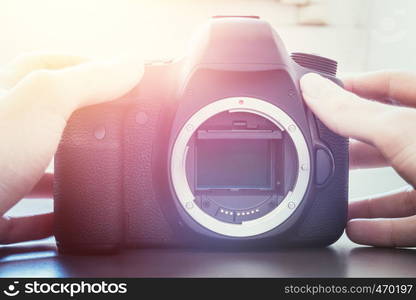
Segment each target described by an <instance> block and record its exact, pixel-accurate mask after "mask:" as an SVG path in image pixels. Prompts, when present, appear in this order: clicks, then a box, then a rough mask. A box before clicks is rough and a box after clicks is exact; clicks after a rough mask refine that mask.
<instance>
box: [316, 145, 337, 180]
mask: <svg viewBox="0 0 416 300" xmlns="http://www.w3.org/2000/svg"><path fill="white" fill-rule="evenodd" d="M333 168H334V165H333V159H332V156H331V155H330V154H329V153H328V151H326V150H324V149H317V150H316V169H315V181H316V184H318V185H323V184H325V183H326V182H327V181H328V179H329V177H330V176H331V174H332V172H333Z"/></svg>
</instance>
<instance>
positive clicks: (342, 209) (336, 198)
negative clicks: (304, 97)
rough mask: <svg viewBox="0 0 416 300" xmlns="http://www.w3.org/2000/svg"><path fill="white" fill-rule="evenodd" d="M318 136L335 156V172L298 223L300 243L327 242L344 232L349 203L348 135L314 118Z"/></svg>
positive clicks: (318, 191) (317, 244)
mask: <svg viewBox="0 0 416 300" xmlns="http://www.w3.org/2000/svg"><path fill="white" fill-rule="evenodd" d="M316 124H317V129H318V133H319V137H320V139H321V141H322V142H324V144H325V145H326V146H327V147H328V148H329V149H330V151H331V153H332V154H333V158H334V173H333V175H332V177H331V179H330V180H329V182H328V183H327V184H326V185H325V186H324V187H322V188H318V189H317V191H316V194H315V199H314V201H313V203H312V207H311V209H310V210H309V213H308V214H307V215H306V217H305V219H304V221H303V222H302V224H301V225H300V227H299V230H298V234H297V235H296V239H297V240H298V241H299V242H300V243H303V244H305V243H306V244H310V245H312V246H326V245H329V244H332V243H333V242H335V241H336V240H337V239H338V238H339V237H340V236H341V235H342V233H343V231H344V228H345V224H346V221H347V207H348V173H349V161H348V139H347V138H344V137H342V136H340V135H338V134H336V133H334V132H333V131H331V130H330V129H328V127H326V126H325V124H323V123H322V122H321V121H320V120H319V119H316Z"/></svg>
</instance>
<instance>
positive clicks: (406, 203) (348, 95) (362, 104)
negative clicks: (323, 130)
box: [300, 72, 416, 247]
mask: <svg viewBox="0 0 416 300" xmlns="http://www.w3.org/2000/svg"><path fill="white" fill-rule="evenodd" d="M300 84H301V89H302V93H303V97H304V99H305V101H306V103H307V104H308V106H309V107H310V108H311V110H312V111H313V112H314V113H315V114H316V115H317V116H318V118H320V120H322V122H324V123H325V125H327V126H328V127H329V128H330V129H332V130H333V131H334V132H336V133H338V134H340V135H342V136H345V137H350V138H353V139H355V140H356V141H354V142H353V143H351V144H350V168H368V167H382V166H392V167H393V168H394V169H395V170H396V171H397V172H398V173H399V175H401V176H402V177H403V178H404V179H405V180H406V181H407V182H408V183H409V184H410V185H412V187H413V188H414V187H415V186H416V135H415V132H416V109H415V108H414V107H416V75H413V74H410V73H402V72H376V73H370V74H367V75H362V76H358V77H353V78H350V79H346V80H344V88H345V89H342V88H341V87H339V86H338V85H336V84H335V83H333V82H332V81H330V80H328V79H325V78H323V77H321V76H319V75H317V74H312V73H311V74H306V75H304V76H303V77H302V79H301V81H300ZM365 98H366V99H365ZM367 99H372V100H376V101H370V100H367ZM397 102H398V103H400V106H397V105H393V104H396V103H397ZM348 210H349V212H348V215H349V221H348V223H347V229H346V232H347V235H348V237H349V238H350V239H351V240H352V241H354V242H356V243H359V244H365V245H373V246H383V247H406V246H416V193H415V191H414V189H409V190H408V191H403V192H399V193H396V194H392V195H387V196H381V197H378V198H369V199H365V200H361V201H357V202H353V203H350V205H349V209H348Z"/></svg>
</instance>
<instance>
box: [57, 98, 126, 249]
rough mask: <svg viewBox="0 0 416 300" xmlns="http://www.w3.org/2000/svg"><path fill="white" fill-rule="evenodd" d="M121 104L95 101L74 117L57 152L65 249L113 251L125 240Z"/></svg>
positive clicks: (59, 232) (59, 231)
mask: <svg viewBox="0 0 416 300" xmlns="http://www.w3.org/2000/svg"><path fill="white" fill-rule="evenodd" d="M121 114H122V110H121V109H120V107H117V105H116V104H113V103H107V104H105V105H103V104H101V105H95V106H90V107H87V108H84V109H81V110H78V111H76V112H75V113H74V114H73V115H72V117H71V118H70V120H69V122H68V124H67V126H66V129H65V131H64V134H63V137H62V140H61V143H60V145H59V147H58V151H57V153H56V156H55V170H54V209H55V236H56V240H57V244H58V248H59V251H61V252H79V253H91V252H93V253H94V252H113V251H115V250H117V249H118V247H119V246H120V244H121V242H122V233H123V223H122V213H123V202H122V164H121V161H122V137H121V134H122V125H121V122H120V119H121V117H122V115H121Z"/></svg>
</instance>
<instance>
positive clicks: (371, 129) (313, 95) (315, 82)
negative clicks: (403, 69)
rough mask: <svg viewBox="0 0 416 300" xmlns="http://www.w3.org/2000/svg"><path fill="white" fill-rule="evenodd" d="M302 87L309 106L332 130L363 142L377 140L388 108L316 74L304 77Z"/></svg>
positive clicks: (301, 81) (301, 82)
mask: <svg viewBox="0 0 416 300" xmlns="http://www.w3.org/2000/svg"><path fill="white" fill-rule="evenodd" d="M300 84H301V88H302V94H303V97H304V99H305V101H306V103H307V104H308V106H309V107H310V108H311V109H312V111H313V112H314V113H315V114H316V115H317V116H318V117H319V118H320V119H321V120H322V121H323V122H324V123H325V124H326V125H327V126H328V127H329V128H331V129H332V130H334V131H335V132H337V133H338V134H340V135H343V136H349V137H352V138H354V139H357V140H360V141H370V142H371V141H372V140H373V136H374V134H375V132H376V125H375V124H376V123H378V122H376V119H377V118H378V116H379V115H380V114H381V113H383V112H385V111H386V110H387V105H383V104H381V103H376V102H372V101H368V100H364V99H361V98H359V97H358V96H356V95H354V94H352V93H350V92H348V91H346V90H344V89H342V88H341V87H339V86H338V85H336V84H335V83H333V82H332V81H330V80H328V79H326V78H323V77H321V76H319V75H317V74H314V73H309V74H306V75H304V76H303V77H302V78H301V80H300Z"/></svg>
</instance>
